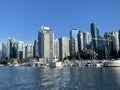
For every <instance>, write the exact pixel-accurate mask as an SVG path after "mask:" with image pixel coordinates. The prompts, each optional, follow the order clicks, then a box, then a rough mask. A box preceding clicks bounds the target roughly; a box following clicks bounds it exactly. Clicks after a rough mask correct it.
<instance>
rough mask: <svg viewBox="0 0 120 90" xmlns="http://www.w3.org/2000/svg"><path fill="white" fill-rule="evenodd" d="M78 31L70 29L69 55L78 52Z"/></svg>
mask: <svg viewBox="0 0 120 90" xmlns="http://www.w3.org/2000/svg"><path fill="white" fill-rule="evenodd" d="M77 35H78V30H77V29H72V30H71V31H70V54H71V55H76V54H77V52H78V39H77Z"/></svg>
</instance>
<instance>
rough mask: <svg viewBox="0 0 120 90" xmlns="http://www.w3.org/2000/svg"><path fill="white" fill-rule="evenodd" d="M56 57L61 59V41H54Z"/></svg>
mask: <svg viewBox="0 0 120 90" xmlns="http://www.w3.org/2000/svg"><path fill="white" fill-rule="evenodd" d="M54 56H55V57H58V58H59V40H58V39H55V40H54Z"/></svg>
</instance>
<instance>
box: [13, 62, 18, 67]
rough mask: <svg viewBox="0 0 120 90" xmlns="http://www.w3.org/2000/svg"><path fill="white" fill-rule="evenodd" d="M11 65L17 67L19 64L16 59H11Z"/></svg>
mask: <svg viewBox="0 0 120 90" xmlns="http://www.w3.org/2000/svg"><path fill="white" fill-rule="evenodd" d="M11 66H14V67H17V66H19V64H18V62H17V61H13V63H12V65H11Z"/></svg>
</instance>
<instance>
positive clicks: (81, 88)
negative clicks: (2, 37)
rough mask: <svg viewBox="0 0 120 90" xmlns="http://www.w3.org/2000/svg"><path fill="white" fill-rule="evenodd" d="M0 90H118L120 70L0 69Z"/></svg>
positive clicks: (71, 68) (66, 68)
mask: <svg viewBox="0 0 120 90" xmlns="http://www.w3.org/2000/svg"><path fill="white" fill-rule="evenodd" d="M0 90H120V68H119V67H110V68H104V67H101V68H95V67H87V68H85V67H84V68H81V67H65V68H49V67H39V68H37V67H0Z"/></svg>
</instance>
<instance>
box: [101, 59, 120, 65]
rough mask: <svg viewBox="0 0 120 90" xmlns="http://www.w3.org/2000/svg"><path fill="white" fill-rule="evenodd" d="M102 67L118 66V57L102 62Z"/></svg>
mask: <svg viewBox="0 0 120 90" xmlns="http://www.w3.org/2000/svg"><path fill="white" fill-rule="evenodd" d="M103 66H104V67H120V59H117V60H114V59H113V60H110V61H106V62H104V64H103Z"/></svg>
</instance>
